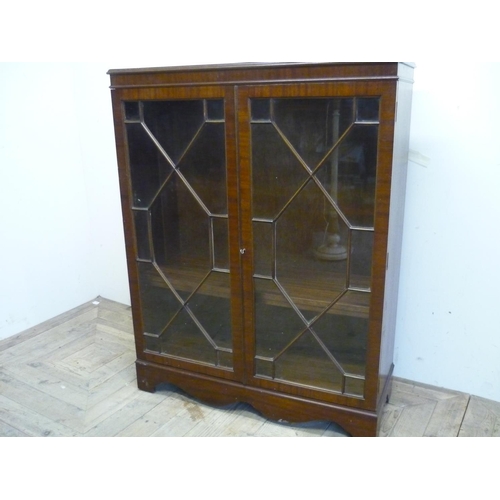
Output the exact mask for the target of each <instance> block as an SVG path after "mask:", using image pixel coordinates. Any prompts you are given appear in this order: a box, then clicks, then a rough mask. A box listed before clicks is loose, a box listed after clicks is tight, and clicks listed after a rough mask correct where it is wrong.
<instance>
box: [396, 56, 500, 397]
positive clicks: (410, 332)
mask: <svg viewBox="0 0 500 500" xmlns="http://www.w3.org/2000/svg"><path fill="white" fill-rule="evenodd" d="M499 88H500V64H499V63H491V64H489V63H481V64H479V63H477V64H474V63H470V62H468V63H467V64H452V63H449V64H446V63H443V62H440V63H439V64H437V63H436V64H432V63H428V62H426V61H420V62H417V68H416V71H415V85H414V94H413V96H414V97H413V110H412V122H411V135H410V148H411V149H412V150H413V152H412V153H411V154H410V158H411V159H413V160H415V161H410V163H409V172H408V174H409V175H408V187H407V199H406V214H405V231H404V246H403V260H402V270H401V271H402V272H401V281H400V290H401V291H400V306H399V311H398V323H397V337H396V354H395V363H396V369H395V374H396V375H397V376H400V377H404V378H408V379H410V380H417V381H419V382H424V383H428V384H432V385H437V386H442V387H447V388H451V389H457V390H461V391H464V392H469V393H472V394H476V395H480V396H484V397H486V398H490V399H494V400H497V401H500V326H499V324H498V311H499V309H498V308H499V300H498V284H499V283H500V264H499V260H500V237H499V234H498V231H499V229H500V193H499V188H500V125H499V121H498V118H499V116H500V96H499V92H498V89H499ZM417 162H418V163H417Z"/></svg>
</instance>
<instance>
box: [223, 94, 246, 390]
mask: <svg viewBox="0 0 500 500" xmlns="http://www.w3.org/2000/svg"><path fill="white" fill-rule="evenodd" d="M236 94H237V87H234V86H232V85H231V86H227V87H226V89H225V102H226V120H225V121H226V156H227V190H228V192H227V194H228V220H229V255H230V259H229V261H230V277H231V310H232V319H231V321H232V332H233V333H232V335H233V362H234V365H233V366H234V371H235V375H236V378H237V380H239V381H241V382H243V383H244V382H245V381H246V368H245V361H244V356H245V348H244V328H245V325H244V295H243V274H242V266H241V254H240V251H239V249H240V248H241V229H240V226H241V213H240V192H239V191H240V168H239V151H238V123H237V119H238V113H237V96H236Z"/></svg>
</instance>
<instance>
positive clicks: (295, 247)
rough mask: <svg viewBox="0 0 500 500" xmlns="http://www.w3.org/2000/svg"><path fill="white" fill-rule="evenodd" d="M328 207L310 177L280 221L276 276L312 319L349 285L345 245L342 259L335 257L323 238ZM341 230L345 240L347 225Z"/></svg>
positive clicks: (297, 304)
mask: <svg viewBox="0 0 500 500" xmlns="http://www.w3.org/2000/svg"><path fill="white" fill-rule="evenodd" d="M328 207H330V208H331V205H330V203H329V202H328V201H327V199H326V198H325V196H324V194H323V193H322V192H321V190H320V189H319V188H318V186H317V185H316V184H315V183H314V182H313V181H312V180H310V181H309V183H308V184H307V186H306V187H305V188H304V189H303V190H302V191H300V193H299V194H298V195H297V196H296V197H295V198H293V199H292V201H291V203H290V204H289V205H288V206H287V208H286V210H285V211H284V212H283V213H282V215H281V216H280V218H279V219H278V220H277V222H276V279H277V281H278V282H279V283H280V284H281V285H282V286H283V288H284V289H285V291H286V292H287V293H288V295H289V296H290V298H291V299H292V301H293V302H294V304H295V305H296V306H297V307H298V308H299V309H300V311H301V312H302V314H303V315H304V316H305V318H306V320H308V321H310V320H312V319H313V318H314V317H315V316H316V315H317V314H318V313H319V312H321V311H323V310H324V309H326V308H327V307H328V306H329V305H330V304H331V302H332V301H333V300H334V299H335V298H336V297H337V296H338V295H339V294H340V293H341V292H343V291H344V290H345V288H346V270H347V267H346V266H347V260H346V255H345V252H346V249H345V246H344V247H342V248H343V250H342V255H341V257H342V258H338V259H337V260H331V259H330V255H328V254H327V251H326V250H325V249H324V247H325V244H324V243H323V241H322V240H323V239H324V237H325V229H326V223H325V218H326V217H325V211H326V212H328V211H329V208H328ZM340 223H342V221H340ZM338 226H339V227H340V224H339V225H338ZM337 232H338V233H341V234H342V240H345V236H344V235H345V234H346V229H345V227H342V229H341V230H339V229H338V228H337ZM337 248H340V245H337ZM320 250H321V251H322V253H321V251H320ZM323 254H325V255H326V258H324V255H323ZM337 257H338V255H337Z"/></svg>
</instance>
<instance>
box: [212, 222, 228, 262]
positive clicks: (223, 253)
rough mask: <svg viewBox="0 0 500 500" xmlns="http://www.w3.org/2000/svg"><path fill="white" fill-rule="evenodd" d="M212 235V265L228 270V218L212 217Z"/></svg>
mask: <svg viewBox="0 0 500 500" xmlns="http://www.w3.org/2000/svg"><path fill="white" fill-rule="evenodd" d="M212 230H213V235H214V267H216V268H217V269H227V270H229V239H228V238H229V236H228V235H229V233H228V219H221V218H218V217H214V218H212Z"/></svg>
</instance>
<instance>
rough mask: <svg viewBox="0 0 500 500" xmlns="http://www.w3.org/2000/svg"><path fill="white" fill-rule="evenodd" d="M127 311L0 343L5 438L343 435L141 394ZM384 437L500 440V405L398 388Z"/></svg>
mask: <svg viewBox="0 0 500 500" xmlns="http://www.w3.org/2000/svg"><path fill="white" fill-rule="evenodd" d="M134 362H135V352H134V342H133V333H132V318H131V312H130V308H129V307H128V306H125V305H122V304H118V303H116V302H112V301H109V300H106V299H103V298H101V297H98V298H97V299H96V300H95V301H92V302H89V303H87V304H84V305H82V306H80V307H78V308H76V309H73V310H71V311H68V312H66V313H64V314H62V315H60V316H58V317H56V318H54V319H52V320H50V321H47V322H45V323H43V324H41V325H38V326H36V327H34V328H31V329H30V330H27V331H25V332H23V333H20V334H18V335H16V336H14V337H10V338H8V339H6V340H3V341H1V342H0V436H3V437H6V436H75V437H76V436H103V437H108V436H198V437H202V436H241V437H242V436H263V437H264V436H269V437H271V436H274V437H276V436H283V437H285V436H322V437H342V436H346V434H345V433H344V432H343V430H342V429H340V428H339V427H338V426H336V425H335V424H332V423H329V422H311V423H305V424H300V425H287V424H280V423H277V422H273V421H270V420H267V419H265V418H264V417H262V416H261V415H260V414H259V413H258V412H256V411H255V410H254V409H253V408H252V407H250V406H249V405H246V404H235V405H232V406H230V407H226V408H224V409H219V408H213V407H211V406H207V405H205V404H203V403H200V402H198V401H196V400H195V399H193V398H191V397H189V396H187V395H185V394H183V393H182V392H181V391H179V390H177V389H176V388H175V387H172V386H166V385H165V386H160V387H159V388H158V389H157V391H156V393H154V394H150V393H146V392H141V391H139V390H138V389H137V386H136V376H135V365H134ZM380 436H459V437H460V436H500V403H497V402H493V401H488V400H485V399H482V398H478V397H474V396H469V395H467V394H462V393H459V392H455V391H448V390H442V389H436V388H433V387H428V386H423V385H419V384H414V383H412V382H408V381H402V380H395V381H394V389H393V394H392V398H391V402H390V403H389V404H388V405H387V406H386V408H385V412H384V415H383V420H382V424H381V429H380Z"/></svg>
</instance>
